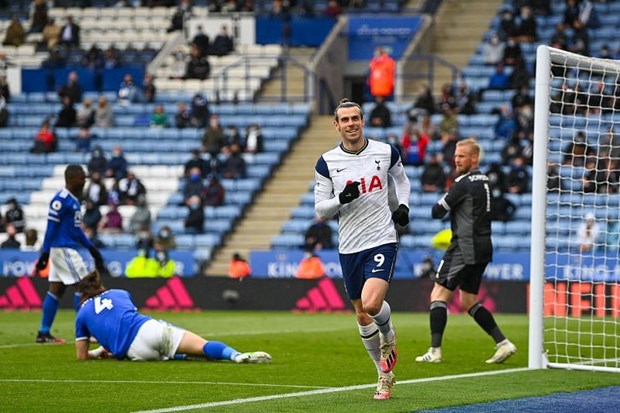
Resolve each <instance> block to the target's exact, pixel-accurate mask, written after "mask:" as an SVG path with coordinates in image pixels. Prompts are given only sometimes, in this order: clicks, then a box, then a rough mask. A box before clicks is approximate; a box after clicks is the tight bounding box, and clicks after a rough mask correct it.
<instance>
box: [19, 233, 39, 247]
mask: <svg viewBox="0 0 620 413" xmlns="http://www.w3.org/2000/svg"><path fill="white" fill-rule="evenodd" d="M24 235H25V238H26V244H25V245H22V246H21V248H20V249H21V250H22V251H37V252H38V251H39V250H40V249H41V245H39V243H38V242H39V234H38V233H37V230H36V229H34V228H29V229H27V230H26V231H25V233H24Z"/></svg>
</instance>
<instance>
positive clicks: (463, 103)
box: [454, 82, 476, 115]
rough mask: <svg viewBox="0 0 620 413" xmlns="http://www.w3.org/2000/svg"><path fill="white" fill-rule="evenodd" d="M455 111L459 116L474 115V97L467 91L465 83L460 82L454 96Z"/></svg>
mask: <svg viewBox="0 0 620 413" xmlns="http://www.w3.org/2000/svg"><path fill="white" fill-rule="evenodd" d="M454 103H455V104H456V111H457V113H459V114H461V115H473V114H474V113H476V97H475V96H474V94H473V93H472V92H471V91H470V90H469V87H468V86H467V83H465V82H461V84H460V85H459V87H458V89H457V90H456V93H455V95H454Z"/></svg>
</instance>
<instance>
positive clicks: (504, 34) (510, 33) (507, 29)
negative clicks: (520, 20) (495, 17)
mask: <svg viewBox="0 0 620 413" xmlns="http://www.w3.org/2000/svg"><path fill="white" fill-rule="evenodd" d="M516 32H517V23H516V22H515V17H514V15H513V14H512V11H511V10H510V9H504V10H503V11H502V14H501V19H500V23H499V30H498V33H497V34H498V35H499V38H500V40H502V41H507V40H508V39H509V38H511V37H514V36H515V34H516Z"/></svg>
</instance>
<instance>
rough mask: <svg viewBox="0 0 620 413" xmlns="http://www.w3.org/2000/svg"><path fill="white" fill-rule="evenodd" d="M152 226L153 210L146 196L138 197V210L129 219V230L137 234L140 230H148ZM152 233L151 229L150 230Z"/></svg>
mask: <svg viewBox="0 0 620 413" xmlns="http://www.w3.org/2000/svg"><path fill="white" fill-rule="evenodd" d="M150 226H151V211H150V210H149V207H148V205H147V204H146V197H145V196H140V197H138V201H137V202H136V210H135V211H134V213H133V215H132V216H131V218H130V219H129V231H130V232H131V233H132V234H137V233H138V232H140V231H143V230H145V229H146V230H148V228H150ZM149 233H150V231H149Z"/></svg>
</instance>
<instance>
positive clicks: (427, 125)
mask: <svg viewBox="0 0 620 413" xmlns="http://www.w3.org/2000/svg"><path fill="white" fill-rule="evenodd" d="M409 121H410V122H411V119H409ZM418 130H419V131H420V133H422V134H424V135H426V136H428V138H429V139H430V140H436V139H437V137H438V132H437V126H435V124H434V123H433V121H432V119H431V116H430V115H429V114H428V113H423V114H422V121H421V122H420V123H419V124H418Z"/></svg>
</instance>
